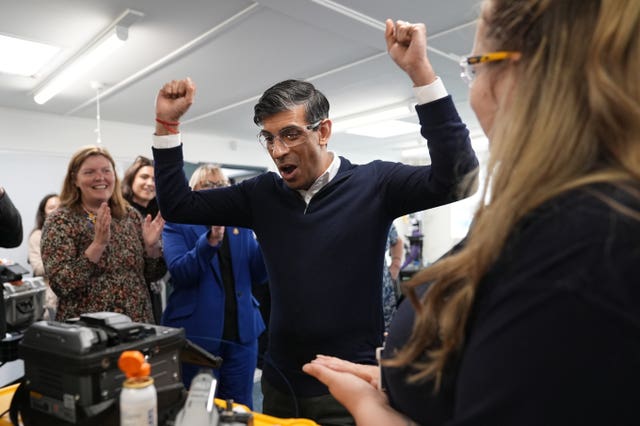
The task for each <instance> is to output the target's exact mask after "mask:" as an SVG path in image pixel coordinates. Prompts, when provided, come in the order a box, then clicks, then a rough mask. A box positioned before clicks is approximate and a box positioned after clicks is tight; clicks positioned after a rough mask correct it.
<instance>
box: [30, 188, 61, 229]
mask: <svg viewBox="0 0 640 426" xmlns="http://www.w3.org/2000/svg"><path fill="white" fill-rule="evenodd" d="M57 196H58V194H56V193H55V192H54V193H51V194H47V195H45V196H44V198H43V199H42V200H41V201H40V204H38V210H36V227H35V228H34V231H35V230H37V229H42V227H43V226H44V220H45V218H46V214H45V212H44V208H45V207H46V206H47V201H49V199H50V198H53V197H57Z"/></svg>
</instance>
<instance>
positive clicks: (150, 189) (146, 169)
mask: <svg viewBox="0 0 640 426" xmlns="http://www.w3.org/2000/svg"><path fill="white" fill-rule="evenodd" d="M122 196H123V197H124V199H125V200H127V201H128V202H129V204H131V205H132V206H133V207H134V208H135V209H136V210H138V211H139V212H140V214H141V215H142V217H143V218H144V217H146V216H147V215H148V214H150V215H151V217H152V218H153V217H156V215H157V214H158V203H157V201H156V183H155V181H154V172H153V161H151V160H150V159H148V158H147V157H143V156H138V158H136V159H135V161H134V162H133V164H131V166H129V168H128V169H127V170H126V171H125V172H124V177H123V178H122Z"/></svg>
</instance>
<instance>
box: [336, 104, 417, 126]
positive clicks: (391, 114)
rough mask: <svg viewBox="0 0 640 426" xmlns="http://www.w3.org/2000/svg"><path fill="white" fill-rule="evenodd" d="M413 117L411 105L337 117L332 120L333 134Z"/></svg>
mask: <svg viewBox="0 0 640 426" xmlns="http://www.w3.org/2000/svg"><path fill="white" fill-rule="evenodd" d="M414 115H415V110H414V109H413V104H411V103H408V102H407V103H406V104H404V105H396V106H391V107H388V108H383V109H378V110H375V111H367V112H363V113H358V114H353V115H349V116H346V117H338V118H336V119H333V120H332V123H333V125H332V127H331V130H332V131H333V132H345V131H347V130H348V129H351V128H354V127H364V126H366V125H368V124H376V123H379V122H380V121H386V120H395V119H397V118H405V117H411V116H414Z"/></svg>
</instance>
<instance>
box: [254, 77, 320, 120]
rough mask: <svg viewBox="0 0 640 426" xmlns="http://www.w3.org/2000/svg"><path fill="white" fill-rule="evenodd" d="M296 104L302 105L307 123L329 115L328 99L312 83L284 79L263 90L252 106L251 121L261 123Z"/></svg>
mask: <svg viewBox="0 0 640 426" xmlns="http://www.w3.org/2000/svg"><path fill="white" fill-rule="evenodd" d="M298 105H304V107H305V119H306V120H307V122H308V123H309V124H311V123H315V122H316V121H320V120H324V119H325V118H328V117H329V101H328V100H327V98H326V97H325V96H324V95H323V94H322V92H320V91H319V90H317V89H316V88H315V87H314V86H313V84H311V83H308V82H306V81H302V80H285V81H281V82H280V83H277V84H275V85H273V86H271V87H270V88H268V89H267V90H265V92H264V93H263V94H262V96H261V97H260V100H259V101H258V103H257V104H256V105H255V106H254V107H253V111H254V116H253V122H254V123H256V124H257V125H261V124H262V121H263V120H264V119H265V118H267V117H271V116H272V115H274V114H277V113H279V112H282V111H289V110H290V109H292V108H294V107H296V106H298Z"/></svg>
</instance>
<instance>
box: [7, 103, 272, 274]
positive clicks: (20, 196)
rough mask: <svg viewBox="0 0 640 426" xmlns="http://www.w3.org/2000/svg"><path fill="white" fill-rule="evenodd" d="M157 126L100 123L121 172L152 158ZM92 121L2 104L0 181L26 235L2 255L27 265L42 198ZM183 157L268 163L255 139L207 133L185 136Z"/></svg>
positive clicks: (91, 137)
mask: <svg viewBox="0 0 640 426" xmlns="http://www.w3.org/2000/svg"><path fill="white" fill-rule="evenodd" d="M154 127H155V124H154V123H151V124H150V125H149V126H135V125H130V124H124V123H115V122H108V121H102V123H101V135H102V138H101V139H102V145H104V146H105V147H106V148H107V149H108V150H109V151H110V152H111V154H112V155H113V157H114V158H115V160H116V162H117V163H118V173H119V175H120V176H121V177H122V173H123V171H124V169H125V168H126V167H128V166H129V165H130V164H131V162H132V161H133V159H134V158H135V157H136V156H138V155H145V156H148V157H151V156H152V154H151V134H152V133H153V130H154ZM95 128H96V121H95V120H94V119H79V118H72V117H62V118H61V117H59V116H54V115H49V114H41V113H33V112H27V111H20V110H13V109H7V108H0V129H2V130H0V135H1V136H0V185H1V186H3V187H4V188H5V189H6V191H7V193H8V194H9V196H10V197H11V200H12V201H13V203H14V204H15V205H16V207H17V208H18V210H19V211H20V213H21V215H22V222H23V223H22V225H23V230H24V239H23V242H22V245H21V246H20V247H18V248H15V249H3V248H0V258H4V259H8V260H12V261H14V262H17V263H20V264H21V265H22V266H24V267H26V268H27V269H29V267H28V265H27V242H28V235H29V232H30V231H31V229H32V228H33V226H34V223H35V216H36V209H37V207H38V203H39V202H40V200H41V199H42V197H43V196H44V195H45V194H47V193H50V192H60V188H61V185H62V180H63V178H64V175H65V172H66V168H67V164H68V161H69V159H70V158H71V155H72V154H73V153H74V152H75V151H76V150H77V149H78V148H80V147H81V146H84V145H89V144H95V143H96V140H97V134H96V132H95ZM184 142H185V145H184V155H185V160H187V161H191V162H202V161H206V162H215V163H226V164H237V165H248V166H256V167H272V162H271V160H270V159H269V157H268V156H267V155H265V153H264V151H262V150H261V149H259V148H257V147H256V143H255V142H254V141H251V142H238V143H236V144H234V145H233V146H232V145H231V144H229V143H228V141H227V140H223V139H219V138H214V137H210V136H207V135H198V134H189V133H186V134H185V141H184Z"/></svg>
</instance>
